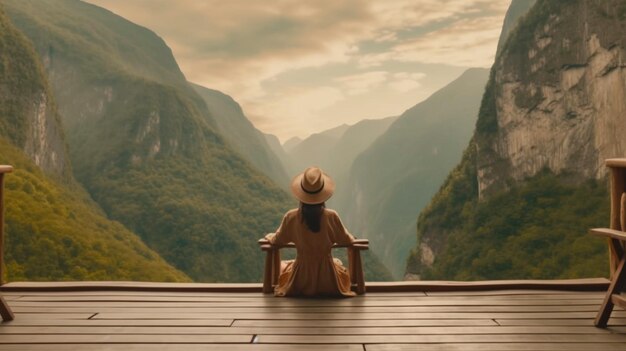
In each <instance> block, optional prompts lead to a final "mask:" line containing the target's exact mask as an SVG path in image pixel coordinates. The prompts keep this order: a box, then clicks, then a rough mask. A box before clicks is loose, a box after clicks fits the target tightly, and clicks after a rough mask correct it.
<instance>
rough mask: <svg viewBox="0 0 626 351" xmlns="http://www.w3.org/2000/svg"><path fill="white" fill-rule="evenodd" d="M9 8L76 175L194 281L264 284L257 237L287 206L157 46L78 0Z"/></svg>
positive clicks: (151, 37) (144, 33) (141, 31)
mask: <svg viewBox="0 0 626 351" xmlns="http://www.w3.org/2000/svg"><path fill="white" fill-rule="evenodd" d="M6 8H7V13H8V14H9V15H10V16H11V18H12V19H13V20H14V22H15V23H16V26H18V27H19V28H20V29H21V30H22V31H23V32H24V33H25V34H26V35H27V36H28V37H29V38H30V39H31V40H32V41H33V42H34V44H35V47H36V48H37V51H38V52H39V55H40V56H41V57H42V58H43V59H44V60H45V61H46V62H49V65H47V67H46V68H47V70H48V71H49V72H51V73H52V74H51V75H50V78H51V86H52V90H53V92H54V94H55V96H56V97H57V101H58V105H59V109H60V111H61V115H62V117H63V122H64V125H65V127H66V135H67V140H68V144H69V150H70V158H71V160H72V165H73V167H74V170H75V176H76V178H77V180H78V181H79V182H81V183H82V184H83V185H84V186H85V188H86V189H87V190H88V191H89V193H90V195H91V196H92V198H93V199H94V200H95V201H96V202H97V203H98V204H99V205H100V206H101V207H102V208H103V209H104V211H105V212H106V213H107V215H108V216H109V217H110V218H112V219H114V220H117V221H120V222H121V223H123V224H124V225H125V226H126V227H127V228H129V229H131V230H132V231H134V232H135V233H137V234H138V235H140V236H141V238H142V239H143V240H144V242H145V243H146V244H147V245H148V246H149V247H150V248H152V249H154V250H155V251H157V252H158V253H159V254H160V255H161V256H162V257H163V258H165V259H166V260H167V261H168V262H169V263H170V264H172V265H174V266H175V267H176V268H178V269H180V270H182V271H184V272H185V273H187V274H188V275H189V276H190V277H191V278H192V279H194V280H195V281H203V282H225V281H228V282H244V281H245V282H251V281H260V278H261V270H262V267H263V257H262V252H261V251H260V250H259V248H258V245H257V242H256V241H257V239H258V238H260V237H261V236H263V235H264V234H265V233H267V232H271V231H274V230H275V229H276V227H277V226H278V224H279V222H280V220H281V218H282V216H283V213H284V211H286V210H287V209H288V208H290V207H293V206H294V205H295V203H294V201H293V200H292V199H291V198H290V197H289V196H288V194H287V193H286V192H285V191H283V190H282V189H281V188H280V187H278V186H277V185H275V184H274V183H272V181H271V180H270V179H269V178H267V177H266V176H265V175H263V174H261V173H260V172H259V171H257V170H256V169H255V168H254V167H253V166H252V164H251V163H249V162H248V161H246V160H244V159H243V158H242V157H241V155H240V154H239V153H237V152H235V151H234V150H233V149H232V148H231V145H230V144H229V143H228V142H227V141H225V139H224V138H223V137H222V135H220V134H219V130H218V129H217V126H216V123H215V121H216V119H215V118H214V116H213V115H212V114H211V112H210V111H209V109H208V108H207V105H206V103H205V101H204V100H203V99H202V98H201V97H200V96H199V95H198V94H197V93H196V92H195V91H194V90H193V89H192V88H191V87H190V85H189V84H188V82H187V81H186V80H185V78H184V76H183V74H182V73H181V72H180V70H179V69H178V66H177V64H176V61H175V60H174V57H173V56H172V53H171V50H170V49H169V48H168V47H167V46H166V45H165V43H164V42H163V41H162V40H161V39H160V38H159V37H157V36H156V35H155V34H154V33H152V32H151V31H149V30H147V29H145V28H142V27H139V26H137V25H134V24H132V23H130V22H128V21H126V20H124V19H123V18H121V17H118V16H116V15H114V14H112V13H110V12H108V11H106V10H103V9H101V8H98V7H96V6H93V5H90V4H87V3H84V2H80V1H73V0H62V1H56V0H55V1H53V0H39V1H23V0H19V1H15V0H8V1H6ZM215 113H220V112H219V111H216V112H215ZM220 117H224V116H220ZM224 118H226V117H224Z"/></svg>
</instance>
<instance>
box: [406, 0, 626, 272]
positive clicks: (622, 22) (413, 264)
mask: <svg viewBox="0 0 626 351" xmlns="http://www.w3.org/2000/svg"><path fill="white" fill-rule="evenodd" d="M625 34H626V3H625V2H624V1H617V0H610V1H597V0H578V1H549V0H538V1H536V3H535V5H534V6H533V7H532V8H531V9H530V10H529V12H528V13H527V14H526V15H525V16H522V17H521V19H520V22H519V23H518V25H517V26H516V28H515V29H513V30H512V31H511V33H510V35H509V37H508V39H507V40H506V42H505V43H504V44H503V45H502V47H501V48H500V49H501V50H500V52H499V54H498V55H497V57H496V61H495V63H494V65H493V67H492V71H491V76H490V79H489V81H488V83H487V86H486V88H485V93H484V95H483V100H482V103H481V107H480V112H479V117H478V121H477V124H476V130H475V132H474V136H473V138H472V141H471V142H470V145H469V146H468V148H467V149H466V152H465V155H464V157H463V160H462V161H461V163H460V164H459V165H458V166H457V167H456V169H455V170H453V171H452V172H451V173H450V174H449V176H448V179H447V180H446V182H445V184H444V186H443V187H442V188H441V190H440V191H439V192H438V193H437V195H435V197H434V198H433V200H432V201H431V202H430V204H429V205H428V206H427V207H426V209H425V210H424V211H423V212H422V213H421V214H420V218H419V221H418V233H417V237H418V244H417V246H416V247H415V248H414V250H413V252H412V254H411V257H410V259H409V263H408V268H407V271H408V272H409V273H414V274H422V275H423V274H424V273H425V272H426V273H427V274H426V276H427V278H438V279H499V278H513V277H512V276H506V275H504V276H503V275H502V274H503V272H518V275H517V276H516V277H515V278H537V277H544V278H555V277H580V276H593V275H594V274H595V275H596V276H597V275H600V274H602V273H598V272H603V271H602V270H595V271H591V270H589V269H587V270H585V269H578V270H577V269H574V270H571V269H570V267H567V265H566V264H561V268H550V269H548V268H546V267H544V266H542V264H539V263H538V262H539V261H541V260H544V259H545V257H544V256H545V255H544V256H542V255H538V256H537V257H536V259H535V260H534V261H532V262H529V261H528V260H527V259H526V258H525V257H524V256H526V257H530V256H531V255H533V254H535V253H536V252H539V250H540V249H541V250H543V249H545V248H550V250H547V252H551V253H546V255H548V256H549V255H553V256H555V255H561V256H562V257H563V258H562V260H563V262H569V261H570V260H571V261H572V262H581V260H582V259H583V257H584V259H585V260H587V262H586V263H585V265H586V266H587V267H591V266H592V265H594V264H596V263H597V262H601V260H602V258H606V252H605V248H604V247H603V246H602V245H601V243H600V244H598V243H597V242H587V241H586V240H587V239H586V235H585V231H586V228H589V227H590V226H593V225H596V226H597V225H601V224H602V223H603V222H605V221H607V220H608V219H605V218H604V217H603V216H604V215H605V213H604V212H602V211H601V210H604V209H605V208H604V207H603V206H602V205H597V204H598V203H600V204H601V203H602V202H603V201H605V198H606V194H604V193H603V189H604V188H605V186H604V183H603V181H604V176H605V172H606V171H605V166H604V160H605V159H606V158H610V157H624V153H625V152H626V139H624V138H623V136H624V135H625V132H626V103H625V102H624V97H626V75H625V74H626V72H625V71H624V53H625V52H624V49H625V45H626V44H625V43H624V37H625ZM503 35H504V32H503ZM546 184H550V186H546ZM590 184H591V185H590ZM594 187H595V188H594ZM565 188H567V190H563V189H565ZM558 189H561V190H558ZM585 191H588V192H589V193H590V194H594V195H587V198H586V199H585V200H584V201H579V200H576V201H579V202H580V203H579V204H578V205H583V203H585V202H587V203H591V202H594V201H595V203H596V206H593V207H589V208H587V209H575V208H573V206H575V205H573V204H572V203H571V201H572V200H571V199H569V200H568V199H566V196H567V194H574V193H575V192H578V193H584V192H585ZM582 197H583V196H582V195H581V198H582ZM592 199H593V201H592ZM598 199H600V200H598ZM525 206H526V207H527V208H526V209H525V210H521V208H522V207H525ZM495 208H499V209H498V210H497V211H495V212H494V209H495ZM536 209H541V210H543V211H544V213H543V214H537V215H536V216H535V217H533V216H534V215H532V214H531V213H530V211H534V210H536ZM507 211H508V212H507ZM506 213H509V216H508V217H507V214H506ZM495 217H499V218H498V219H497V220H496V219H495ZM583 217H584V218H583ZM561 221H562V222H561ZM559 222H561V223H560V226H559ZM563 222H565V223H566V224H567V225H568V226H569V227H570V228H571V230H570V232H569V234H568V235H571V237H570V238H569V239H568V240H567V241H564V240H563V235H561V234H556V232H555V228H557V229H558V228H561V227H562V226H563V225H564V223H563ZM558 230H560V229H558ZM533 240H534V241H533ZM575 242H576V243H575ZM583 242H584V244H583ZM468 243H471V244H468ZM511 243H515V245H516V247H517V250H516V251H515V252H513V253H510V254H506V255H504V254H502V253H504V252H506V250H507V248H508V246H507V245H508V244H511ZM522 243H526V244H527V247H524V246H523V245H522ZM563 252H569V253H568V254H562V253H563ZM507 255H508V256H507ZM594 255H595V256H594ZM576 257H577V258H576ZM592 257H595V258H594V259H591V258H592ZM598 257H599V258H598ZM596 258H598V259H596ZM573 264H574V263H572V265H573ZM546 265H549V264H548V263H546ZM485 267H491V268H489V269H492V270H491V271H489V269H486V268H485ZM494 267H500V268H498V269H496V268H494ZM507 267H508V268H507ZM529 267H530V268H529ZM568 270H569V271H568ZM459 272H462V273H459ZM522 272H523V273H522Z"/></svg>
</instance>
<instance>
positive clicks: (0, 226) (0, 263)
mask: <svg viewBox="0 0 626 351" xmlns="http://www.w3.org/2000/svg"><path fill="white" fill-rule="evenodd" d="M11 172H13V167H12V166H8V165H0V286H2V284H3V283H4V174H5V173H11Z"/></svg>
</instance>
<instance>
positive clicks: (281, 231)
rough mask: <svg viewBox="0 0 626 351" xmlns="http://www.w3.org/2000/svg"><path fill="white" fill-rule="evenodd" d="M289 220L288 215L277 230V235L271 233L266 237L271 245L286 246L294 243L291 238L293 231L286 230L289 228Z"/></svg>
mask: <svg viewBox="0 0 626 351" xmlns="http://www.w3.org/2000/svg"><path fill="white" fill-rule="evenodd" d="M287 222H288V218H287V214H285V215H284V216H283V220H282V221H281V223H280V226H278V229H276V233H269V234H267V235H265V239H267V240H268V241H269V242H270V243H271V244H278V245H284V244H288V243H290V242H292V241H293V240H292V238H291V230H286V229H287V228H288V223H287Z"/></svg>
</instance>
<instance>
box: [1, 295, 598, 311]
mask: <svg viewBox="0 0 626 351" xmlns="http://www.w3.org/2000/svg"><path fill="white" fill-rule="evenodd" d="M601 303H602V298H598V299H574V300H555V299H547V300H539V299H470V298H446V299H439V298H430V299H421V300H416V299H411V300H404V299H403V300H400V299H396V300H389V301H377V300H372V301H368V300H361V301H346V300H335V301H332V300H326V301H306V300H303V301H293V300H282V301H241V302H231V301H227V302H224V301H211V302H206V301H201V302H188V301H185V302H179V301H167V302H145V301H88V302H83V301H28V300H18V301H13V302H12V303H11V306H13V307H14V308H17V307H43V308H61V307H68V308H81V307H82V308H85V307H91V306H98V307H106V308H119V307H134V308H215V307H221V308H228V307H233V308H236V307H240V308H243V307H245V308H254V307H256V308H268V309H270V308H271V309H282V308H324V307H332V308H339V307H353V308H356V307H358V308H371V307H387V308H396V309H397V308H398V307H426V306H596V308H597V307H598V306H600V304H601Z"/></svg>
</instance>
